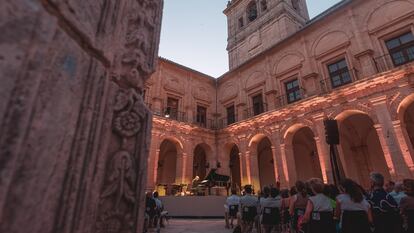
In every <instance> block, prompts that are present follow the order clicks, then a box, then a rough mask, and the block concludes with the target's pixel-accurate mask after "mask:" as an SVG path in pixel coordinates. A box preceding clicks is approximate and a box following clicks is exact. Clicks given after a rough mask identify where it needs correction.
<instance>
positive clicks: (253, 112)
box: [243, 103, 269, 119]
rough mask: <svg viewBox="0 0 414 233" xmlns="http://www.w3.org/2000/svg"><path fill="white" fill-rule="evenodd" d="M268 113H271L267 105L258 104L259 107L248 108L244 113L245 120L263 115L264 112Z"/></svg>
mask: <svg viewBox="0 0 414 233" xmlns="http://www.w3.org/2000/svg"><path fill="white" fill-rule="evenodd" d="M267 111H269V108H268V106H267V103H262V104H258V105H256V106H253V107H249V108H246V109H245V110H244V111H243V114H244V119H247V118H251V117H254V116H257V115H260V114H262V113H264V112H267Z"/></svg>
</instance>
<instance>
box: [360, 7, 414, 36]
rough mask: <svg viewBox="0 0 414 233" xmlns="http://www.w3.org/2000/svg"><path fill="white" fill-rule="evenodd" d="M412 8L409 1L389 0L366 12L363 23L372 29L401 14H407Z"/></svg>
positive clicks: (368, 28)
mask: <svg viewBox="0 0 414 233" xmlns="http://www.w3.org/2000/svg"><path fill="white" fill-rule="evenodd" d="M410 9H411V10H410ZM412 9H414V4H413V3H412V2H409V1H390V2H386V3H383V4H382V5H380V6H378V7H377V8H375V9H374V10H372V11H371V12H370V13H369V14H368V16H367V18H366V23H365V25H366V27H367V28H366V29H367V30H368V31H373V30H375V29H377V28H379V27H380V26H382V25H385V24H387V23H390V22H392V21H394V20H396V19H398V18H400V17H401V16H404V15H406V14H409V13H410V12H412Z"/></svg>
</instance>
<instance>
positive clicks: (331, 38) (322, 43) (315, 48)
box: [312, 30, 349, 56]
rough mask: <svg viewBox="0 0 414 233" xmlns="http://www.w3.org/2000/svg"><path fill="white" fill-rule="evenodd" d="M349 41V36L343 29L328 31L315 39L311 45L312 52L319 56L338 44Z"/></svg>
mask: <svg viewBox="0 0 414 233" xmlns="http://www.w3.org/2000/svg"><path fill="white" fill-rule="evenodd" d="M347 42H349V36H348V35H347V33H345V32H344V31H339V30H335V31H328V32H325V33H323V34H322V35H320V36H319V37H318V39H316V40H315V42H314V43H313V45H312V54H313V55H314V56H319V55H321V54H323V53H325V52H327V51H329V50H331V49H333V48H335V47H336V46H339V45H343V44H345V43H347Z"/></svg>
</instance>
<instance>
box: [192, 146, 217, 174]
mask: <svg viewBox="0 0 414 233" xmlns="http://www.w3.org/2000/svg"><path fill="white" fill-rule="evenodd" d="M192 153H193V169H192V170H193V174H192V178H194V177H196V176H198V177H200V179H204V177H205V176H206V175H207V173H208V171H209V169H211V168H213V166H215V165H214V164H211V162H212V161H213V160H212V156H213V150H212V148H211V147H210V146H209V145H208V144H206V143H199V144H197V145H196V146H195V147H194V149H193V151H192Z"/></svg>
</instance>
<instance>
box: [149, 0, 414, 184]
mask: <svg viewBox="0 0 414 233" xmlns="http://www.w3.org/2000/svg"><path fill="white" fill-rule="evenodd" d="M254 9H256V10H254ZM224 12H225V14H226V15H227V16H228V22H229V46H228V50H229V59H230V71H229V72H227V73H226V74H224V75H222V76H221V77H219V78H218V79H214V78H212V77H209V76H207V75H204V74H201V73H199V72H197V71H194V70H191V69H189V68H186V67H183V66H180V65H178V64H175V63H174V62H171V61H168V60H166V59H160V65H159V68H158V71H157V72H156V73H155V74H154V75H153V76H152V78H151V79H150V80H149V81H148V82H147V90H146V93H145V99H146V101H147V103H148V106H149V107H150V108H151V109H152V110H153V112H154V119H153V131H152V145H151V151H150V157H149V169H148V170H149V174H148V189H153V188H154V187H156V186H157V185H159V184H163V185H166V184H169V185H171V184H177V185H178V184H191V180H192V179H193V177H195V176H196V175H199V176H200V177H202V176H203V175H205V174H206V173H207V172H208V170H209V169H212V168H217V169H218V172H219V173H220V174H226V175H230V176H231V177H232V181H233V182H234V183H237V184H239V185H240V186H241V185H245V184H253V185H254V187H255V188H256V189H258V188H260V187H262V186H264V185H270V184H274V183H276V181H279V182H280V183H281V185H282V186H283V187H289V186H292V185H293V184H294V182H295V181H296V180H298V179H300V180H306V179H308V178H311V177H320V178H322V179H323V180H324V181H325V182H332V181H333V180H332V171H331V168H330V158H329V147H328V145H327V144H326V142H325V131H324V125H323V120H324V119H327V118H334V119H337V120H338V123H339V130H340V140H341V144H340V145H339V146H338V150H339V154H340V160H341V163H342V165H343V167H344V170H345V173H346V175H347V176H348V177H350V178H353V179H355V180H357V181H358V182H360V183H361V184H362V185H364V186H367V185H368V184H367V177H368V174H369V172H371V171H374V170H375V171H379V172H382V173H383V174H384V175H385V176H386V178H387V179H392V180H400V179H402V178H406V177H413V175H414V164H413V160H414V150H413V144H414V63H413V62H412V61H414V36H413V35H414V1H413V0H401V1H389V0H365V1H357V0H353V1H351V0H345V1H342V2H340V3H339V4H337V5H335V6H334V7H332V8H330V9H329V10H327V11H326V12H324V13H322V14H321V15H319V16H317V17H316V18H314V19H312V20H308V13H307V10H306V3H305V1H300V0H299V1H294V0H292V1H290V0H289V1H278V0H267V1H261V0H257V1H252V0H233V1H231V2H230V3H229V5H228V7H227V9H226V10H225V11H224ZM241 19H242V20H241Z"/></svg>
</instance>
